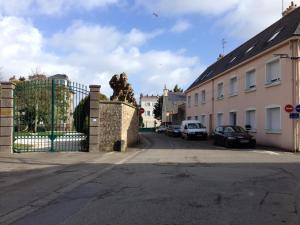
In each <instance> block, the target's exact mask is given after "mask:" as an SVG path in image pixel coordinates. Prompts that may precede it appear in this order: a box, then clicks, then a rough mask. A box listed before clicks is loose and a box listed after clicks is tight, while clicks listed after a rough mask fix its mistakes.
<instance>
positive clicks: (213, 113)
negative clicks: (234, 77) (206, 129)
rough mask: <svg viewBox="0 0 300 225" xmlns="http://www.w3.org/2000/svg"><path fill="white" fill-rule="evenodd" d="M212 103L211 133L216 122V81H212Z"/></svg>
mask: <svg viewBox="0 0 300 225" xmlns="http://www.w3.org/2000/svg"><path fill="white" fill-rule="evenodd" d="M211 101H212V103H211V108H212V109H211V113H212V115H211V128H210V130H211V132H212V131H213V129H214V123H215V122H214V121H215V80H214V79H212V98H211Z"/></svg>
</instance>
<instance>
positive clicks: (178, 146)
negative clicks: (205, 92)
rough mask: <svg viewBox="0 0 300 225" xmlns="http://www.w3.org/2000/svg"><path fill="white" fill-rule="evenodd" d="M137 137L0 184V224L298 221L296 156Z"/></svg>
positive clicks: (262, 224) (299, 166) (267, 224)
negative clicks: (140, 146)
mask: <svg viewBox="0 0 300 225" xmlns="http://www.w3.org/2000/svg"><path fill="white" fill-rule="evenodd" d="M143 137H144V138H145V139H146V142H147V143H148V148H147V149H144V150H131V151H130V152H128V153H126V154H122V153H112V154H110V155H107V156H104V157H105V159H103V158H102V159H99V160H95V161H93V162H92V163H91V162H89V163H84V164H78V165H74V166H73V167H68V168H65V169H62V170H60V172H55V173H50V174H46V175H44V176H41V177H39V178H38V179H34V178H31V179H30V180H28V181H22V182H21V183H20V184H14V185H13V186H7V187H5V188H2V189H0V215H2V219H3V218H6V219H7V220H2V222H1V217H0V223H1V224H9V223H11V224H16V225H17V224H18V225H31V224H32V225H36V224H39V225H54V224H55V225H56V224H58V225H71V224H72V225H73V224H74V225H193V224H195V225H241V224H242V225H250V224H251V225H252V224H253V225H254V224H255V225H279V224H290V225H297V224H300V217H299V209H300V208H299V201H300V186H299V184H300V183H299V181H300V180H299V179H300V155H298V154H292V153H284V152H274V151H270V150H268V149H254V150H253V149H225V148H222V147H215V146H212V145H211V143H210V142H207V141H186V140H182V139H180V138H171V137H166V136H164V135H159V134H150V133H149V134H143ZM47 197H48V198H47ZM30 198H32V201H29V200H28V199H30ZM14 212H15V213H14ZM22 212H23V214H22ZM5 221H6V222H5ZM8 221H10V222H8Z"/></svg>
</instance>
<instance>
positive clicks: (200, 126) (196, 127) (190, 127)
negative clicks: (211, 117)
mask: <svg viewBox="0 0 300 225" xmlns="http://www.w3.org/2000/svg"><path fill="white" fill-rule="evenodd" d="M188 128H189V129H200V128H204V126H203V125H202V124H201V123H189V124H188Z"/></svg>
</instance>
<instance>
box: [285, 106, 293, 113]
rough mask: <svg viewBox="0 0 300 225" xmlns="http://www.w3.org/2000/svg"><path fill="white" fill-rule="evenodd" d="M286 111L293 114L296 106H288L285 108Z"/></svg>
mask: <svg viewBox="0 0 300 225" xmlns="http://www.w3.org/2000/svg"><path fill="white" fill-rule="evenodd" d="M284 110H285V111H286V112H288V113H290V112H293V111H294V106H292V105H291V104H288V105H286V106H285V107H284Z"/></svg>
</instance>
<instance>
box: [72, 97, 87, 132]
mask: <svg viewBox="0 0 300 225" xmlns="http://www.w3.org/2000/svg"><path fill="white" fill-rule="evenodd" d="M89 114H90V97H89V96H87V97H85V98H84V99H82V100H81V101H80V102H79V104H78V105H77V106H76V108H75V110H74V114H73V118H74V126H75V129H76V131H77V132H80V133H84V134H87V135H88V133H89Z"/></svg>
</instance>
